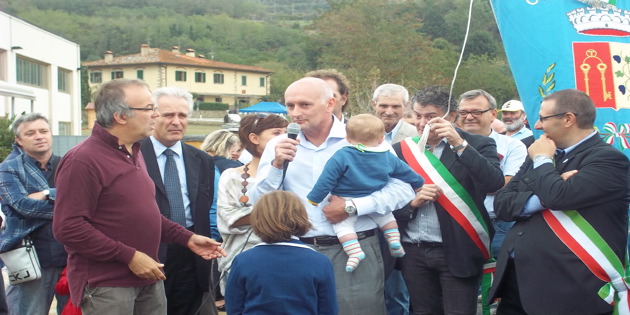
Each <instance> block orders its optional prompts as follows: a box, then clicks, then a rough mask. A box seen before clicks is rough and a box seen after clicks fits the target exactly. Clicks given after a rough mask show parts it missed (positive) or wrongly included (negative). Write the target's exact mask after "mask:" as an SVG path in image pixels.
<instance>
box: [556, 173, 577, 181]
mask: <svg viewBox="0 0 630 315" xmlns="http://www.w3.org/2000/svg"><path fill="white" fill-rule="evenodd" d="M577 173H578V170H572V171H568V172H564V173H562V175H560V177H562V180H564V181H565V182H566V181H567V180H569V178H571V177H573V175H575V174H577Z"/></svg>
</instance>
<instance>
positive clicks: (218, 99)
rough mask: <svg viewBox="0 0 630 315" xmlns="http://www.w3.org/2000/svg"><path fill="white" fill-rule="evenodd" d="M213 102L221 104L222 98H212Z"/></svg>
mask: <svg viewBox="0 0 630 315" xmlns="http://www.w3.org/2000/svg"><path fill="white" fill-rule="evenodd" d="M214 101H215V102H217V103H223V98H221V97H215V98H214Z"/></svg>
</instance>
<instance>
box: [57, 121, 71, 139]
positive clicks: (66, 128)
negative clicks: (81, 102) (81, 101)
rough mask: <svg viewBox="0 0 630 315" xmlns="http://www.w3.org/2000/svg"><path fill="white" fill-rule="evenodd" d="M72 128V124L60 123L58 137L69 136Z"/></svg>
mask: <svg viewBox="0 0 630 315" xmlns="http://www.w3.org/2000/svg"><path fill="white" fill-rule="evenodd" d="M71 128H72V123H70V122H69V121H60V122H59V135H60V136H69V135H71V134H72V133H71V132H70V131H71Z"/></svg>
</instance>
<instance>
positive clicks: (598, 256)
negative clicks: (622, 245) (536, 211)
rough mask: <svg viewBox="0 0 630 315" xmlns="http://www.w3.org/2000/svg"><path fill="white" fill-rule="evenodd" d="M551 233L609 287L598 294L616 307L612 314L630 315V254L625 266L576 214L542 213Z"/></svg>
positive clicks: (586, 222) (549, 211) (550, 211)
mask: <svg viewBox="0 0 630 315" xmlns="http://www.w3.org/2000/svg"><path fill="white" fill-rule="evenodd" d="M542 215H543V218H544V219H545V221H546V222H547V224H548V225H549V227H550V228H551V230H552V231H553V232H554V233H555V234H556V235H557V236H558V238H559V239H560V240H561V241H562V243H564V244H565V245H566V246H567V247H568V248H569V249H570V250H571V251H572V252H573V253H574V254H575V255H576V256H577V257H578V258H579V259H580V260H581V261H582V262H583V263H584V265H586V267H587V268H588V269H589V270H590V271H591V272H592V273H593V274H594V275H595V276H596V277H597V278H599V279H600V280H602V281H604V282H606V284H605V285H604V286H603V287H602V288H601V289H600V290H599V292H597V294H598V295H599V297H601V298H602V299H603V300H604V301H606V303H608V304H611V305H613V306H614V312H613V314H622V315H629V314H630V300H629V299H630V297H629V296H628V280H630V279H629V278H628V275H629V274H630V273H629V272H628V253H627V252H626V258H625V261H624V262H625V264H622V262H621V261H620V260H619V257H617V255H616V254H615V252H613V250H612V249H611V248H610V246H609V245H608V244H607V243H606V242H605V241H604V239H603V238H602V237H601V235H599V233H597V231H596V230H595V229H594V228H593V226H591V224H590V223H588V221H586V220H585V219H584V217H582V216H581V215H580V213H578V212H577V211H575V210H567V211H552V210H549V209H545V210H543V211H542Z"/></svg>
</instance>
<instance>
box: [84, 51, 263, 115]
mask: <svg viewBox="0 0 630 315" xmlns="http://www.w3.org/2000/svg"><path fill="white" fill-rule="evenodd" d="M83 67H85V68H87V69H88V73H89V84H90V88H91V89H92V90H93V91H95V90H96V89H97V88H98V86H100V85H101V84H103V83H105V82H108V81H111V80H113V79H117V78H128V79H136V78H137V79H142V80H144V81H145V82H147V84H149V87H150V88H151V90H154V89H157V88H159V87H164V86H177V87H180V88H183V89H186V90H188V91H189V92H190V93H193V94H195V95H197V100H199V101H201V102H218V103H226V104H228V105H230V109H233V108H234V106H237V105H238V106H239V108H240V107H243V105H246V104H250V105H251V104H255V103H257V102H259V101H261V100H262V99H263V98H264V97H265V96H266V95H268V94H269V78H270V76H271V74H272V72H271V71H270V70H267V69H263V68H260V67H255V66H246V65H239V64H233V63H227V62H220V61H214V60H210V59H206V58H205V57H204V56H203V55H195V50H193V49H187V50H186V53H181V52H180V51H179V47H177V46H173V47H172V50H171V51H168V50H162V49H158V48H151V47H149V45H147V44H142V45H141V47H140V53H138V54H133V55H125V56H118V57H114V54H113V53H112V52H111V51H107V52H105V58H104V59H101V60H96V61H90V62H84V63H83Z"/></svg>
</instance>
